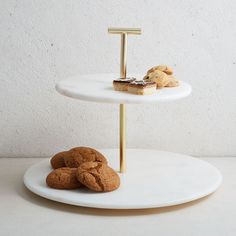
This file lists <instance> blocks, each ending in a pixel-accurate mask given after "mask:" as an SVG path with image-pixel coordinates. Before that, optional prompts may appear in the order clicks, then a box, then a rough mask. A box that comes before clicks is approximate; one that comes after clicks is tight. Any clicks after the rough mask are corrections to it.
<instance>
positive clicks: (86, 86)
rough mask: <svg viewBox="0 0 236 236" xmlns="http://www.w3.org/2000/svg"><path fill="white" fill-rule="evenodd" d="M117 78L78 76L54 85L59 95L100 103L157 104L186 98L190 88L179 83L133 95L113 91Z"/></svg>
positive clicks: (102, 75) (112, 75)
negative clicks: (175, 85)
mask: <svg viewBox="0 0 236 236" xmlns="http://www.w3.org/2000/svg"><path fill="white" fill-rule="evenodd" d="M130 76H131V77H135V78H137V79H139V80H140V79H142V77H143V76H141V75H135V74H131V75H130ZM117 78H119V75H118V74H90V75H78V76H74V77H71V78H67V79H65V80H62V81H60V82H58V83H57V84H56V89H57V91H58V92H59V93H61V94H63V95H65V96H68V97H72V98H76V99H80V100H84V101H90V102H102V103H124V104H128V103H134V104H139V103H157V102H163V101H171V100H176V99H180V98H183V97H186V96H188V95H189V94H190V93H191V90H192V89H191V86H190V85H189V84H187V83H186V82H183V81H180V85H179V86H178V87H173V88H163V89H157V90H156V93H154V94H151V95H135V94H130V93H127V92H120V91H114V89H113V87H112V82H113V80H114V79H117Z"/></svg>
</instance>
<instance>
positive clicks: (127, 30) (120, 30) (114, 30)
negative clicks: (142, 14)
mask: <svg viewBox="0 0 236 236" xmlns="http://www.w3.org/2000/svg"><path fill="white" fill-rule="evenodd" d="M108 33H110V34H141V29H140V28H108Z"/></svg>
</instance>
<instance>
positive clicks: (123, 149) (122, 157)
mask: <svg viewBox="0 0 236 236" xmlns="http://www.w3.org/2000/svg"><path fill="white" fill-rule="evenodd" d="M120 172H121V173H125V172H126V110H125V104H120Z"/></svg>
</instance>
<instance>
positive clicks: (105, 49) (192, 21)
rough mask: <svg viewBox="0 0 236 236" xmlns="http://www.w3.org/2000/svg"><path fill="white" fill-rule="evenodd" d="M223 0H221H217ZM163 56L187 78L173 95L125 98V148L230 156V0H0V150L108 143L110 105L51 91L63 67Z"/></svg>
mask: <svg viewBox="0 0 236 236" xmlns="http://www.w3.org/2000/svg"><path fill="white" fill-rule="evenodd" d="M226 3H227V4H226ZM108 26H123V27H141V28H142V30H143V34H142V36H133V37H130V38H129V48H128V71H134V72H141V73H142V72H145V71H146V70H147V68H149V67H150V66H152V65H156V64H160V63H167V64H169V65H171V66H173V67H174V69H175V72H176V76H177V78H178V79H181V80H184V81H187V82H189V83H191V84H192V86H193V94H192V95H191V96H190V97H188V98H185V99H183V100H180V101H177V102H171V103H162V104H160V105H129V106H127V125H128V130H127V132H128V134H127V142H128V146H129V147H140V148H144V147H146V148H155V149H163V150H170V151H176V152H183V153H188V154H193V155H236V73H235V72H236V2H235V0H229V1H213V0H212V1H211V0H207V1H206V0H198V1H197V0H196V1H193V0H192V1H170V0H158V1H154V0H153V1H148V0H146V1H145V0H142V1H128V0H125V1H124V0H122V1H121V0H120V1H114V0H113V1H111V0H104V1H92V0H91V1H78V0H64V1H56V0H54V1H50V0H40V1H36V0H34V1H33V0H31V1H30V0H28V1H26V0H22V1H10V0H6V1H5V0H2V1H0V156H9V157H10V156H19V157H20V156H47V155H51V154H52V153H55V152H57V151H60V150H63V149H67V148H70V147H73V146H77V145H89V146H93V147H99V148H106V147H116V146H118V117H119V116H118V106H117V105H107V104H106V105H105V104H94V103H86V102H80V101H76V100H73V99H70V98H66V97H63V96H61V95H59V94H58V93H56V91H55V90H54V86H55V83H56V81H59V80H61V79H63V78H65V77H67V76H71V75H74V74H83V73H99V72H118V71H119V37H118V36H114V35H108V34H107V28H108Z"/></svg>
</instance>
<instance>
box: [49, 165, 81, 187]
mask: <svg viewBox="0 0 236 236" xmlns="http://www.w3.org/2000/svg"><path fill="white" fill-rule="evenodd" d="M76 171H77V169H76V168H68V167H62V168H58V169H56V170H53V171H52V172H51V173H49V175H48V176H47V178H46V183H47V185H48V186H49V187H51V188H56V189H75V188H79V187H80V186H82V184H81V183H80V182H79V181H78V180H77V178H76Z"/></svg>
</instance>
